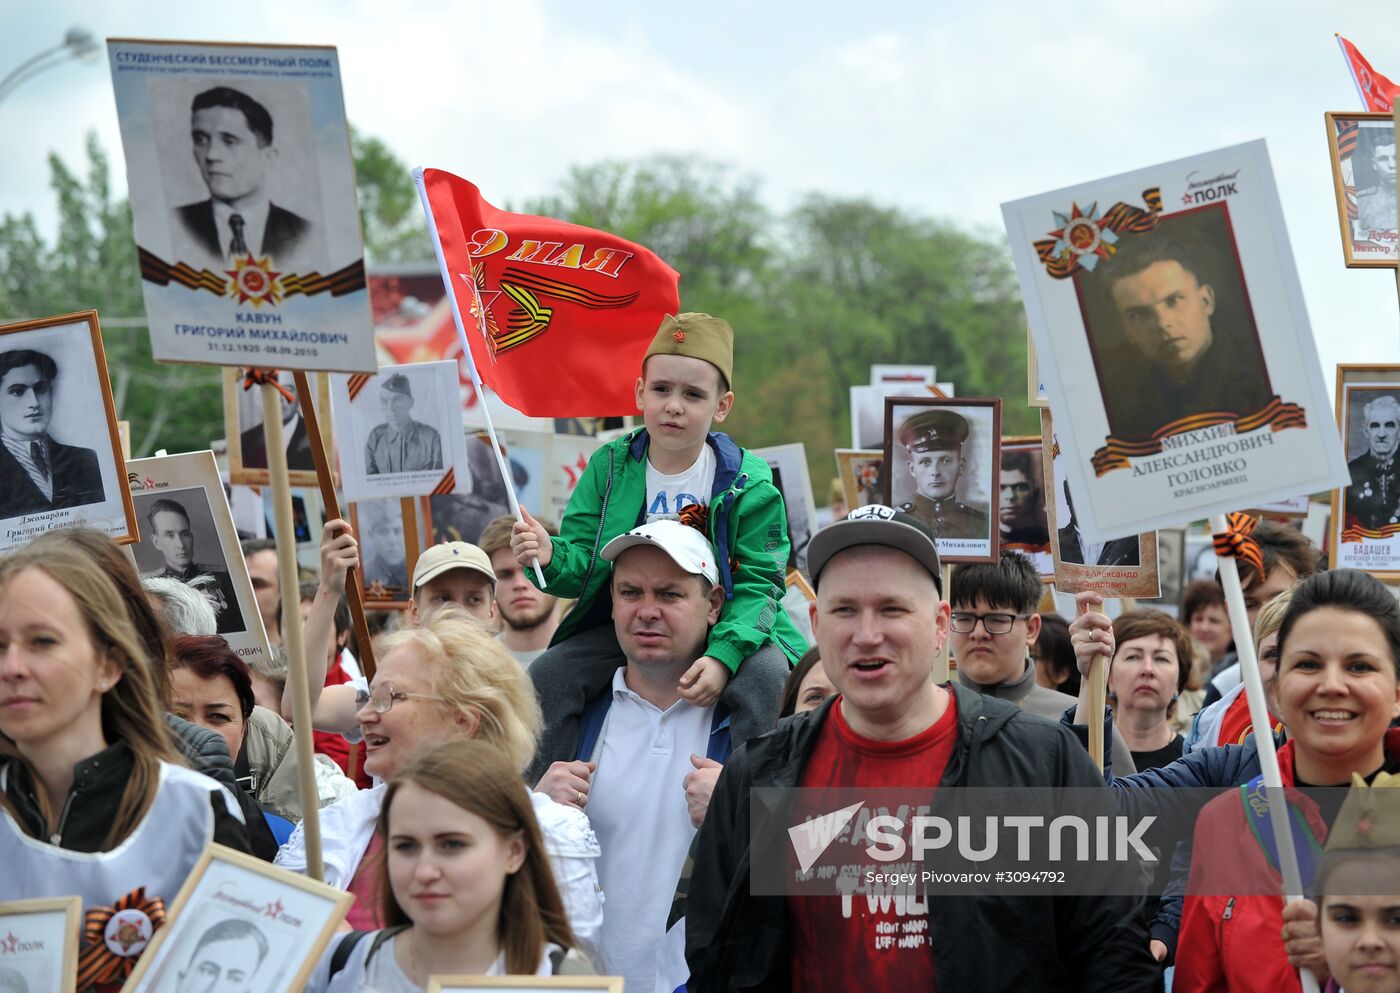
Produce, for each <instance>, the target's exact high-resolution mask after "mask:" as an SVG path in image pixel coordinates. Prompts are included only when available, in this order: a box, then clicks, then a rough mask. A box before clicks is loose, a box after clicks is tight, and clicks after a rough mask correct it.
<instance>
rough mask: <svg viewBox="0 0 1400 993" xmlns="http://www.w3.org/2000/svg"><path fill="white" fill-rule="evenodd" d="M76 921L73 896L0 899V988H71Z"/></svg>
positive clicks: (25, 992)
mask: <svg viewBox="0 0 1400 993" xmlns="http://www.w3.org/2000/svg"><path fill="white" fill-rule="evenodd" d="M82 920H83V903H82V900H81V899H80V898H78V897H76V896H72V897H58V898H53V899H45V900H13V901H9V902H0V993H69V991H70V990H72V989H74V987H75V986H76V985H77V974H78V940H79V932H80V931H81V929H82Z"/></svg>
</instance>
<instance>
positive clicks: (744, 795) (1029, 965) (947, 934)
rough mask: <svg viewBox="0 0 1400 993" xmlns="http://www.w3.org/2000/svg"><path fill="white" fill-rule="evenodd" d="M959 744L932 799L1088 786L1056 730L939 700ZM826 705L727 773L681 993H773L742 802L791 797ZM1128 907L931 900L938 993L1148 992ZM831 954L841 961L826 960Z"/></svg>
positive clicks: (1089, 901)
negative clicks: (755, 796) (940, 793)
mask: <svg viewBox="0 0 1400 993" xmlns="http://www.w3.org/2000/svg"><path fill="white" fill-rule="evenodd" d="M951 689H952V692H953V693H954V694H955V696H956V698H957V719H958V740H957V743H956V745H955V746H954V748H953V753H952V755H951V756H950V757H949V759H948V766H947V769H946V770H945V772H944V774H943V780H942V784H941V785H942V786H1015V785H1024V786H1031V785H1036V786H1052V785H1055V786H1092V785H1094V784H1096V783H1099V782H1101V781H1102V780H1101V779H1100V778H1099V772H1098V770H1096V769H1095V768H1094V766H1093V764H1092V763H1091V762H1089V761H1088V756H1087V755H1086V754H1085V753H1084V750H1083V749H1082V748H1081V747H1080V746H1079V745H1078V744H1076V743H1075V741H1074V738H1073V736H1072V735H1071V734H1070V733H1068V732H1067V731H1066V730H1065V729H1064V728H1057V727H1056V726H1055V725H1054V724H1052V723H1051V722H1049V721H1045V720H1042V719H1040V718H1037V717H1032V716H1030V715H1027V714H1024V713H1022V712H1021V711H1020V710H1019V709H1018V708H1016V707H1014V706H1012V705H1011V704H1009V703H1005V702H1003V701H1000V700H996V699H992V698H988V697H985V696H982V695H979V694H977V693H973V692H971V691H969V690H967V689H964V688H962V687H960V686H956V685H954V686H952V688H951ZM831 704H832V701H831V700H828V701H827V702H826V704H824V705H823V706H822V708H821V709H819V710H816V711H813V712H811V713H808V714H798V715H796V716H794V717H791V718H788V719H786V720H784V721H782V722H780V723H779V724H778V727H777V728H776V729H775V730H774V731H773V732H772V733H771V734H768V735H765V736H763V737H762V738H757V739H754V740H753V741H750V742H749V743H748V744H746V745H744V746H742V747H740V748H739V749H737V750H736V751H735V753H734V754H733V755H732V756H731V757H730V759H729V762H728V763H726V765H725V767H724V771H723V772H722V773H721V774H720V777H719V782H718V783H717V784H716V786H715V791H714V795H713V796H712V797H711V799H710V808H709V811H708V813H707V814H706V816H705V822H704V824H703V825H702V826H701V828H700V834H699V836H698V839H697V842H696V846H695V853H696V854H695V871H694V874H693V876H692V878H691V881H690V892H689V899H688V904H687V911H686V960H687V962H688V964H689V966H690V974H691V975H690V982H689V983H688V984H687V988H688V989H689V990H690V991H691V993H706V991H710V990H726V991H728V990H765V991H767V990H772V991H783V993H786V991H787V990H788V989H789V987H790V985H791V977H790V969H789V955H790V951H789V949H788V945H787V937H786V930H787V906H786V900H785V899H784V898H783V897H766V896H754V895H752V894H751V893H750V891H749V855H750V852H749V832H750V823H749V818H750V812H751V811H750V795H751V794H750V789H751V788H753V787H763V786H789V787H791V786H796V785H797V784H798V782H799V780H800V778H801V774H802V767H803V765H804V764H805V763H806V761H807V758H808V756H809V755H810V754H811V752H812V749H813V748H814V747H815V746H816V742H817V738H818V733H819V731H820V728H821V725H822V722H823V721H824V720H825V719H826V716H827V712H828V711H829V710H830V708H831ZM1140 906H1141V901H1140V900H1136V899H1133V898H1130V897H1083V896H1065V897H1055V896H1027V897H1017V896H1010V895H1008V896H995V897H971V896H968V897H943V898H940V899H934V900H931V901H930V902H929V935H930V940H931V944H932V949H933V962H934V968H935V970H936V974H937V986H938V988H939V989H941V990H1016V991H1018V993H1035V991H1047V993H1048V991H1065V993H1069V991H1092V990H1105V991H1107V990H1113V991H1115V993H1118V991H1133V990H1150V989H1152V988H1154V985H1155V984H1156V983H1157V982H1158V981H1159V980H1160V970H1159V969H1158V967H1157V965H1156V963H1155V962H1154V961H1153V960H1152V957H1151V955H1150V953H1149V952H1148V937H1147V933H1146V930H1145V929H1144V928H1143V927H1142V925H1141V923H1140V919H1139V909H1140ZM832 952H833V954H840V952H839V950H838V949H833V950H832Z"/></svg>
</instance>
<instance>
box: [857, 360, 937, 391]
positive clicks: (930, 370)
mask: <svg viewBox="0 0 1400 993" xmlns="http://www.w3.org/2000/svg"><path fill="white" fill-rule="evenodd" d="M937 373H938V369H937V368H936V367H935V366H931V365H881V364H879V363H876V364H875V365H872V366H871V367H870V385H871V386H910V385H922V386H932V385H933V384H934V383H936V382H938V375H937Z"/></svg>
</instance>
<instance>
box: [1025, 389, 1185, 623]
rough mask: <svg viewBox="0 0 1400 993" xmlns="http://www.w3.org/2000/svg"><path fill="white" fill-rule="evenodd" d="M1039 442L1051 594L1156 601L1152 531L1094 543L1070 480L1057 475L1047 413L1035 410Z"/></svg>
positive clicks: (1056, 447)
mask: <svg viewBox="0 0 1400 993" xmlns="http://www.w3.org/2000/svg"><path fill="white" fill-rule="evenodd" d="M1040 438H1041V462H1040V465H1041V472H1042V474H1043V476H1044V479H1045V516H1046V522H1047V524H1048V526H1049V531H1050V551H1051V555H1052V557H1053V561H1054V576H1055V590H1056V592H1058V593H1080V592H1082V591H1084V590H1097V591H1099V592H1101V593H1103V594H1104V596H1113V597H1158V596H1160V595H1161V586H1160V585H1159V583H1158V577H1157V535H1156V532H1153V531H1149V532H1147V533H1146V534H1139V535H1132V536H1130V537H1127V538H1112V539H1110V540H1108V541H1095V540H1093V538H1091V537H1090V536H1089V535H1088V534H1086V533H1085V531H1084V529H1083V528H1082V527H1081V526H1080V523H1079V518H1078V517H1077V516H1076V513H1075V502H1074V498H1073V496H1071V494H1070V485H1069V480H1068V479H1067V478H1065V476H1064V475H1063V474H1062V473H1061V469H1062V467H1063V465H1064V461H1063V460H1064V451H1063V449H1062V448H1061V446H1060V443H1059V438H1058V436H1057V434H1056V432H1055V425H1054V421H1053V420H1052V418H1051V416H1050V410H1049V408H1042V409H1041V411H1040Z"/></svg>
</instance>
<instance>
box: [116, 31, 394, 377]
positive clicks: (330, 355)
mask: <svg viewBox="0 0 1400 993" xmlns="http://www.w3.org/2000/svg"><path fill="white" fill-rule="evenodd" d="M108 51H109V55H110V58H111V65H112V81H113V85H114V90H115V94H116V101H117V116H118V120H119V123H120V127H121V137H122V146H123V149H124V151H125V154H126V164H127V179H128V184H129V186H130V190H131V205H132V220H133V228H134V233H135V236H136V242H137V249H138V254H139V256H140V262H141V276H142V288H143V291H144V294H145V299H146V307H147V311H148V315H149V317H150V333H151V344H152V350H153V352H154V354H155V356H156V358H157V359H161V360H165V361H176V362H205V363H209V364H214V365H234V364H239V365H254V366H263V367H277V368H297V369H322V370H324V369H335V370H341V371H346V372H367V371H370V370H372V369H373V368H374V366H375V357H374V341H373V332H372V325H371V322H370V314H369V298H368V291H367V289H366V284H365V275H364V246H363V239H362V235H361V231H360V225H359V214H358V197H357V194H356V190H355V176H354V169H353V165H352V162H351V158H350V147H349V130H348V127H347V126H346V123H345V106H344V100H343V98H342V96H341V91H340V75H339V61H338V56H337V53H336V50H335V49H334V48H316V47H296V48H294V47H290V46H272V45H227V44H220V43H213V42H206V43H200V42H162V41H141V40H135V39H109V40H108ZM234 66H236V71H235V70H234V69H233V68H231V67H234ZM328 328H334V329H336V333H327V332H326V329H328ZM229 341H234V342H237V343H238V345H239V347H238V348H236V349H229V348H228V347H227V343H228V342H229ZM288 343H294V344H296V345H297V346H298V347H295V348H288V347H285V346H286V345H287V344H288Z"/></svg>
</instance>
